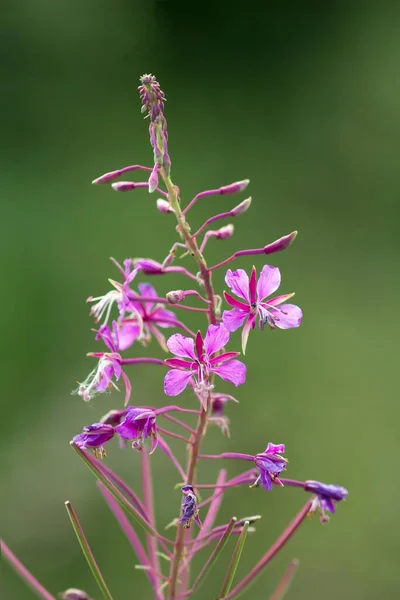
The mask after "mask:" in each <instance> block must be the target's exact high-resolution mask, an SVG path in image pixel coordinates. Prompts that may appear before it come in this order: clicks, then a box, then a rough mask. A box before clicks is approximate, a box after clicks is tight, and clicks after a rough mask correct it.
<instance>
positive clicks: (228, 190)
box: [219, 179, 250, 195]
mask: <svg viewBox="0 0 400 600" xmlns="http://www.w3.org/2000/svg"><path fill="white" fill-rule="evenodd" d="M249 183H250V179H243V181H236V182H235V183H230V184H229V185H223V186H222V187H220V188H219V193H220V194H222V195H225V194H238V193H239V192H243V190H245V189H246V188H247V186H248V185H249Z"/></svg>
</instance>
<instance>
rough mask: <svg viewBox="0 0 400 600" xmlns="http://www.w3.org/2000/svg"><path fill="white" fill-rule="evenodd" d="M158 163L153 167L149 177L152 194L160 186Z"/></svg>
mask: <svg viewBox="0 0 400 600" xmlns="http://www.w3.org/2000/svg"><path fill="white" fill-rule="evenodd" d="M157 171H158V164H157V163H156V164H155V165H154V167H153V170H152V172H151V173H150V177H149V193H150V194H152V193H153V192H154V191H155V190H156V188H157V187H158V173H157Z"/></svg>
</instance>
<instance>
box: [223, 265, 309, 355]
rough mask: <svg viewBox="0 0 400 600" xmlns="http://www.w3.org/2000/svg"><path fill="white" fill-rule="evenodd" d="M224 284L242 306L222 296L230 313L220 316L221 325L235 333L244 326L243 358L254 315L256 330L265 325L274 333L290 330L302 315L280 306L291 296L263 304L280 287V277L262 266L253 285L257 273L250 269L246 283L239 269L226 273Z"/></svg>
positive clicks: (291, 306) (288, 306)
mask: <svg viewBox="0 0 400 600" xmlns="http://www.w3.org/2000/svg"><path fill="white" fill-rule="evenodd" d="M225 282H226V284H227V286H228V287H229V288H230V289H231V291H232V292H233V293H234V294H235V296H238V297H239V298H241V299H242V300H244V302H242V301H240V300H236V298H233V297H232V296H231V295H230V294H228V293H227V292H224V296H225V300H226V301H227V302H228V304H230V305H231V306H233V307H234V308H233V310H228V311H227V310H226V311H224V313H223V315H222V319H223V323H224V325H225V326H226V327H227V328H228V329H229V331H236V329H238V328H239V327H240V326H241V325H243V323H244V327H243V331H242V348H243V354H244V353H245V351H246V345H247V339H248V337H249V333H250V330H251V329H254V328H255V326H256V320H257V315H258V317H259V326H260V329H263V328H264V325H265V323H268V325H269V326H270V327H271V329H275V327H279V329H291V328H292V327H298V326H299V325H300V323H301V319H302V317H303V313H302V312H301V310H300V308H299V307H298V306H296V305H295V304H284V302H286V300H288V299H289V298H291V297H292V296H294V294H286V295H284V296H276V297H275V298H271V299H270V300H268V301H267V302H264V300H265V299H266V298H267V297H268V296H269V295H270V294H273V293H274V292H275V291H276V290H277V289H278V288H279V286H280V283H281V274H280V271H279V269H278V268H277V267H271V266H270V265H265V266H264V267H263V269H262V271H261V273H260V277H259V279H258V281H257V271H256V268H255V267H253V269H252V272H251V276H250V279H249V277H248V275H247V273H246V272H245V271H244V270H243V269H238V270H237V271H231V270H230V269H228V271H227V273H226V276H225Z"/></svg>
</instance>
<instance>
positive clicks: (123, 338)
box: [117, 322, 141, 350]
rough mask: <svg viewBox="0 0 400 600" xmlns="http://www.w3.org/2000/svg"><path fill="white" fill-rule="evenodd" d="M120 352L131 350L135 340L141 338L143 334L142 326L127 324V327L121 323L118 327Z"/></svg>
mask: <svg viewBox="0 0 400 600" xmlns="http://www.w3.org/2000/svg"><path fill="white" fill-rule="evenodd" d="M117 331H118V350H126V349H127V348H130V347H131V346H132V344H133V343H134V342H135V340H136V339H137V338H138V337H139V335H140V333H141V327H140V325H134V324H131V323H127V324H126V325H124V324H123V322H122V323H121V325H118V328H117Z"/></svg>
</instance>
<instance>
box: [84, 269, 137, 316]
mask: <svg viewBox="0 0 400 600" xmlns="http://www.w3.org/2000/svg"><path fill="white" fill-rule="evenodd" d="M115 264H116V265H117V267H118V269H119V270H120V271H121V274H122V275H123V283H119V282H117V281H113V280H112V279H110V280H109V281H110V283H111V284H112V285H113V286H114V288H115V289H114V290H111V291H110V292H107V293H106V294H104V296H97V297H96V298H93V297H92V296H90V297H89V298H88V299H87V302H95V304H93V306H92V307H91V309H90V314H91V315H92V316H94V318H95V320H96V323H98V322H99V321H101V319H102V318H103V316H104V315H105V319H104V324H105V325H106V324H107V323H108V320H109V318H110V314H111V309H112V307H113V305H114V304H117V306H118V309H119V312H120V315H121V316H123V315H124V314H125V312H126V311H127V309H128V307H129V303H130V292H131V290H130V287H129V285H130V283H131V282H132V281H133V280H134V279H135V277H136V274H137V272H138V269H137V268H136V267H135V268H132V260H131V259H130V258H127V259H126V260H124V268H122V267H121V265H119V264H118V263H117V262H116V261H115Z"/></svg>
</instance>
